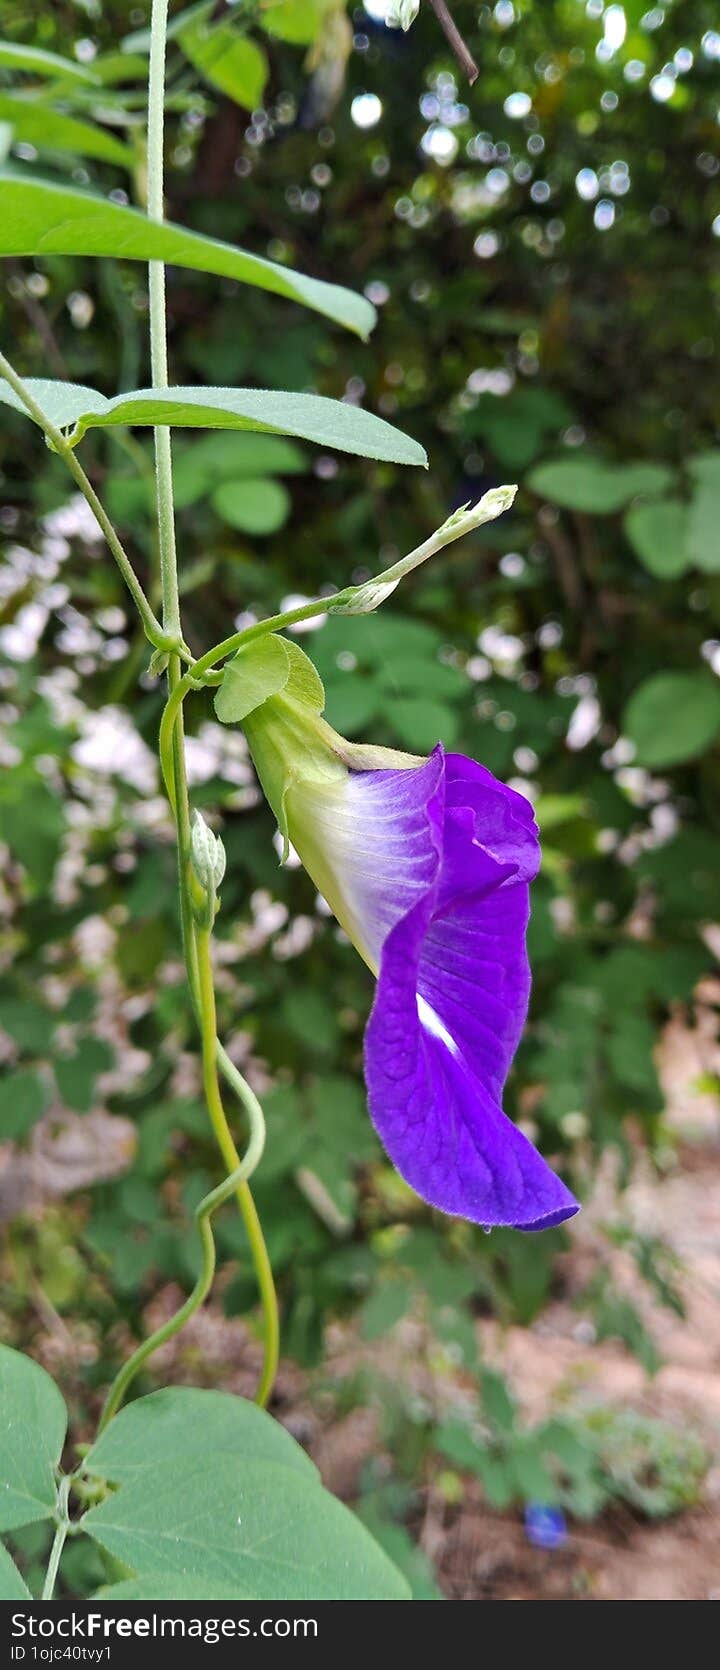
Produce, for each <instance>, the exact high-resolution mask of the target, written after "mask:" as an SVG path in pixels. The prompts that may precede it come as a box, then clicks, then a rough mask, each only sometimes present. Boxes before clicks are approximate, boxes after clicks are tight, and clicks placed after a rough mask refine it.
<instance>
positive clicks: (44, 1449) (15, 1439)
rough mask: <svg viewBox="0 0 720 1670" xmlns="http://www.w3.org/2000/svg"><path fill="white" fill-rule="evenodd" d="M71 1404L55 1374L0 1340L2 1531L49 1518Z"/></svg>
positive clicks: (0, 1516)
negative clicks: (68, 1408)
mask: <svg viewBox="0 0 720 1670" xmlns="http://www.w3.org/2000/svg"><path fill="white" fill-rule="evenodd" d="M66 1428H67V1410H66V1408H65V1404H64V1403H63V1400H62V1398H61V1396H60V1393H59V1391H58V1389H57V1386H56V1385H55V1384H54V1382H53V1381H52V1380H51V1379H50V1376H49V1374H46V1373H45V1370H44V1369H43V1368H40V1365H39V1363H34V1362H33V1360H32V1358H31V1357H24V1356H22V1354H21V1352H19V1351H12V1350H10V1348H9V1346H0V1531H10V1530H13V1529H14V1528H15V1526H18V1525H31V1524H32V1523H33V1522H34V1521H35V1520H37V1519H49V1518H50V1517H51V1516H52V1513H53V1511H54V1508H55V1502H56V1499H57V1490H56V1486H55V1468H56V1467H57V1464H58V1462H59V1460H60V1453H61V1450H62V1447H63V1444H64V1442H65V1432H66Z"/></svg>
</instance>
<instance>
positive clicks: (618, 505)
mask: <svg viewBox="0 0 720 1670" xmlns="http://www.w3.org/2000/svg"><path fill="white" fill-rule="evenodd" d="M673 479H674V478H673V472H672V470H669V469H667V468H666V466H665V465H664V464H608V463H606V462H605V460H604V459H603V458H558V459H556V460H555V461H553V462H550V463H547V464H538V465H537V467H536V468H535V469H534V470H531V471H530V474H529V476H528V486H529V487H531V488H532V490H533V492H534V493H540V494H542V497H543V498H544V499H550V500H552V503H553V504H559V505H563V506H564V507H565V508H566V509H567V510H581V511H587V512H588V514H590V515H594V516H610V515H611V514H612V512H613V511H616V510H622V508H623V505H626V504H629V503H630V500H631V499H634V498H635V497H636V495H638V494H640V493H646V494H647V495H648V496H649V497H650V496H652V495H653V494H657V493H665V492H667V490H668V488H669V487H670V486H672V482H673Z"/></svg>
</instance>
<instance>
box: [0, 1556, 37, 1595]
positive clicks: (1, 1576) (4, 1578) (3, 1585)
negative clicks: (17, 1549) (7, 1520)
mask: <svg viewBox="0 0 720 1670" xmlns="http://www.w3.org/2000/svg"><path fill="white" fill-rule="evenodd" d="M31 1599H32V1596H31V1594H30V1590H29V1589H28V1587H27V1584H26V1583H25V1581H24V1579H23V1578H22V1577H21V1576H20V1573H19V1571H18V1569H17V1566H16V1564H15V1561H14V1560H11V1558H10V1555H9V1554H8V1551H7V1549H6V1548H5V1547H4V1545H3V1544H2V1543H1V1542H0V1600H31Z"/></svg>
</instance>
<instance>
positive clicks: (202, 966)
mask: <svg viewBox="0 0 720 1670" xmlns="http://www.w3.org/2000/svg"><path fill="white" fill-rule="evenodd" d="M210 945H211V934H210V929H209V928H207V927H205V926H204V925H202V926H200V927H198V929H197V934H196V947H197V969H198V998H199V1005H200V1031H201V1036H202V1054H203V1086H204V1090H205V1100H206V1102H207V1105H208V1111H209V1114H210V1120H211V1123H212V1128H213V1131H214V1132H215V1140H216V1142H217V1145H218V1148H219V1149H220V1153H221V1154H222V1157H223V1159H224V1161H225V1164H226V1166H227V1168H228V1171H230V1172H232V1173H233V1175H234V1176H235V1178H236V1180H237V1179H238V1167H239V1163H240V1162H239V1159H238V1152H237V1149H236V1147H235V1144H234V1142H233V1139H232V1135H231V1132H230V1129H229V1126H228V1122H227V1119H226V1117H225V1109H224V1107H223V1103H222V1096H221V1095H220V1087H219V1084H218V1077H217V1063H218V1044H217V1023H216V1017H215V990H214V986H213V975H212V958H211V951H210ZM231 1065H232V1064H231ZM238 1076H239V1075H238ZM249 1089H250V1087H249V1085H245V1086H244V1091H243V1098H244V1100H245V1105H246V1107H248V1110H249V1111H250V1109H251V1104H249V1103H248V1101H247V1092H248V1091H249ZM250 1095H251V1096H252V1092H250ZM253 1100H254V1098H253ZM251 1117H252V1115H251ZM261 1117H262V1116H261ZM234 1192H235V1195H236V1198H237V1202H238V1205H239V1207H240V1211H241V1213H242V1218H243V1223H244V1224H245V1231H246V1234H247V1238H248V1241H249V1243H250V1252H251V1255H252V1261H253V1265H254V1268H255V1274H256V1276H257V1283H258V1287H259V1290H260V1298H261V1301H262V1309H263V1320H264V1328H265V1354H264V1362H263V1370H262V1374H261V1377H260V1383H259V1386H258V1389H257V1392H256V1395H255V1401H256V1403H260V1404H263V1405H264V1404H265V1403H267V1400H268V1397H269V1395H270V1392H271V1390H272V1385H273V1381H274V1379H275V1375H276V1373H277V1366H278V1356H279V1349H280V1325H279V1317H278V1304H277V1295H276V1292H275V1283H274V1281H273V1273H272V1267H271V1264H270V1260H269V1258H268V1252H267V1247H266V1245H265V1239H264V1236H263V1232H262V1228H261V1225H260V1219H259V1217H258V1215H257V1210H256V1207H255V1202H254V1200H253V1197H252V1195H251V1193H250V1189H249V1188H248V1184H247V1181H246V1179H245V1178H244V1177H243V1178H240V1179H239V1180H237V1181H236V1186H235V1190H234Z"/></svg>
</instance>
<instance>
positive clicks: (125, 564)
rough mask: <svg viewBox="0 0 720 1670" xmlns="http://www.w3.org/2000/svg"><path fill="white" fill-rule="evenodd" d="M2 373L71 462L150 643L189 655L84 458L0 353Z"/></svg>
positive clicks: (163, 648) (68, 466)
mask: <svg viewBox="0 0 720 1670" xmlns="http://www.w3.org/2000/svg"><path fill="white" fill-rule="evenodd" d="M0 372H1V373H2V375H3V377H4V378H5V381H6V383H9V385H10V388H11V389H12V390H13V391H14V393H15V394H16V395H17V397H18V400H21V401H22V404H23V406H24V407H25V410H26V412H28V413H29V415H30V417H31V418H34V420H35V422H36V424H37V425H38V428H40V429H42V431H43V434H44V435H45V438H46V440H48V441H49V442H50V445H51V447H52V449H53V451H54V452H56V453H58V455H59V457H60V458H62V460H63V462H64V463H65V464H66V465H67V468H68V470H69V471H70V474H71V475H72V476H73V478H74V480H75V481H76V483H77V485H78V487H79V488H80V492H81V493H82V495H83V498H84V499H85V500H86V501H87V503H88V504H89V506H90V509H91V511H92V513H93V516H94V517H95V520H96V522H97V523H98V525H99V527H100V529H101V531H102V533H103V534H104V536H105V540H106V543H107V545H108V548H109V550H110V551H111V552H112V555H113V556H114V558H115V561H116V563H117V565H118V568H119V570H120V573H121V574H122V577H123V580H124V581H125V584H126V586H127V588H128V591H129V593H130V596H131V597H132V600H133V602H134V604H135V607H136V609H137V611H138V614H139V616H140V619H141V621H142V623H143V626H144V628H145V636H146V637H147V638H149V640H150V643H151V644H153V645H154V647H155V648H156V649H160V650H173V649H179V650H182V652H183V655H184V656H185V655H186V654H188V653H189V652H187V651H186V646H185V645H184V644H183V643H182V639H181V636H180V631H179V627H178V628H176V629H175V628H172V629H170V631H169V632H166V631H165V630H164V629H163V627H162V626H161V625H160V622H159V620H158V618H157V615H156V614H155V613H154V611H153V609H152V608H151V606H150V603H149V601H148V598H147V597H146V596H145V593H144V591H143V588H142V586H141V584H140V581H139V580H138V577H137V575H136V573H135V570H134V568H133V566H132V563H131V561H130V558H129V556H128V554H127V552H126V550H125V548H124V546H123V544H122V543H121V540H120V538H119V536H118V534H117V532H116V530H115V528H114V527H113V524H112V522H111V521H110V517H109V516H108V514H107V511H106V510H105V508H104V506H103V505H102V504H101V503H100V500H99V498H98V496H97V493H96V492H95V489H94V487H93V486H92V485H91V483H90V481H89V480H88V478H87V476H86V474H85V471H84V469H83V467H82V464H81V463H80V460H79V459H78V458H77V457H76V454H75V452H74V451H73V448H72V447H71V446H70V443H69V441H67V440H66V439H65V436H64V435H63V433H62V430H60V429H58V428H57V427H56V425H55V424H54V423H53V422H52V419H51V418H49V417H48V416H47V413H46V412H44V411H43V409H42V406H40V405H38V402H37V400H36V399H35V396H34V395H33V394H31V392H30V390H29V388H28V387H27V386H26V384H25V383H24V382H23V380H22V378H21V377H19V376H18V374H17V371H15V369H14V368H13V366H12V365H11V364H10V361H9V360H8V359H6V357H5V355H4V354H0Z"/></svg>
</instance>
